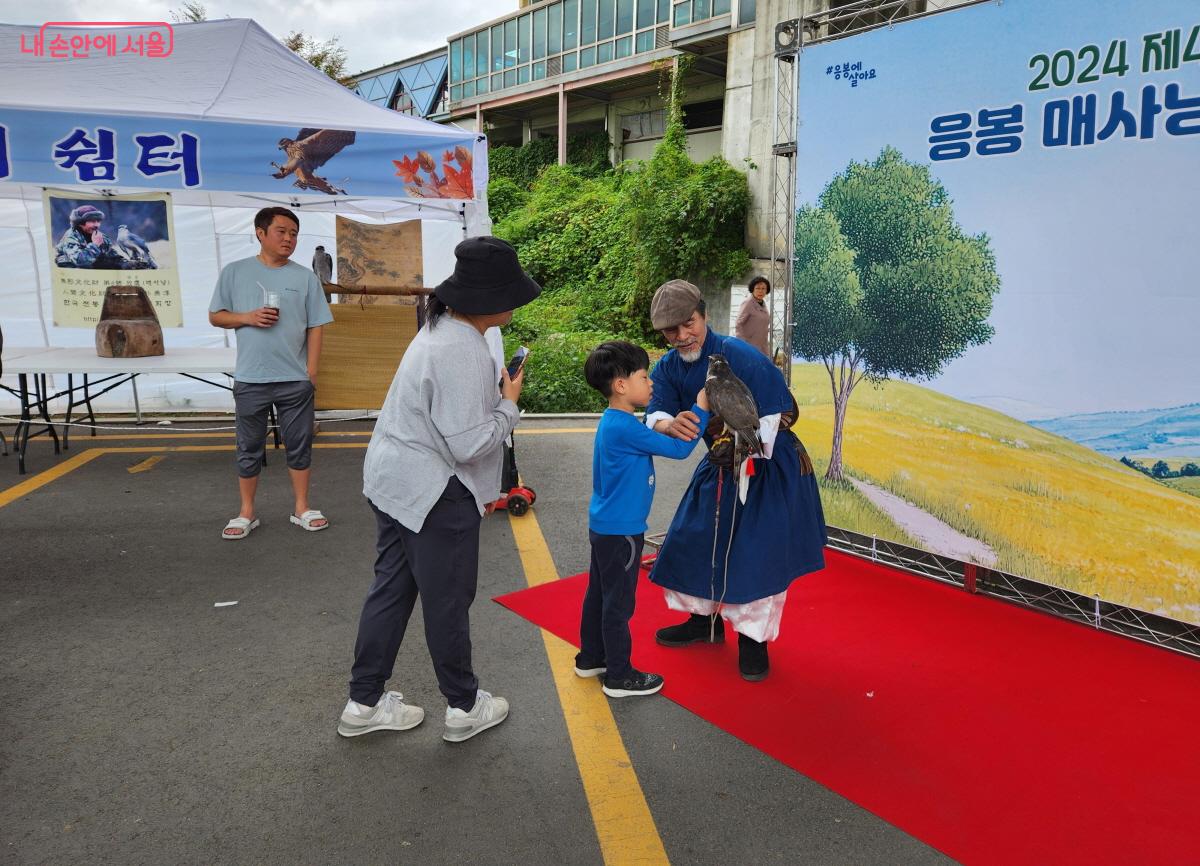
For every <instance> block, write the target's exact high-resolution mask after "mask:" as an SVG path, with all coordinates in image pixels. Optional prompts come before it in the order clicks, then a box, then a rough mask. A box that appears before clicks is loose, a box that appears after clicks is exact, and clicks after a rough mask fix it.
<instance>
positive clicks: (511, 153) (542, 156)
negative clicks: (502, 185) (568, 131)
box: [488, 130, 612, 189]
mask: <svg viewBox="0 0 1200 866" xmlns="http://www.w3.org/2000/svg"><path fill="white" fill-rule="evenodd" d="M557 163H558V139H556V138H553V137H550V138H535V139H533V140H531V141H530V142H528V143H527V144H523V145H521V146H520V147H516V146H513V145H510V144H498V145H496V146H495V147H493V148H491V149H489V150H488V174H489V176H490V177H491V178H505V179H507V180H510V181H512V182H513V183H515V184H517V185H518V186H519V187H522V188H524V189H528V188H529V187H531V186H533V182H534V181H535V180H537V177H538V175H539V174H541V172H542V169H544V168H546V167H547V166H551V165H556V164H557ZM567 165H569V166H571V167H572V168H573V170H574V171H575V173H576V174H578V175H580V176H581V177H600V176H601V175H603V174H604V173H605V172H607V171H609V170H611V169H612V163H611V162H610V161H609V159H608V133H606V132H604V131H603V130H599V131H594V132H582V133H579V134H576V135H571V136H568V137H567Z"/></svg>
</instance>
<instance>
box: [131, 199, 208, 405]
mask: <svg viewBox="0 0 1200 866" xmlns="http://www.w3.org/2000/svg"><path fill="white" fill-rule="evenodd" d="M208 218H209V220H210V221H211V222H212V227H213V252H214V253H215V254H216V260H217V277H218V279H219V278H220V276H221V236H220V235H219V234H217V212H216V210H215V209H214V208H213V203H212V196H209V197H208ZM221 339H222V340H224V341H225V348H226V349H228V348H229V329H228V328H222V329H221ZM134 394H135V396H134V399H135V400H136V399H137V397H136V394H137V391H136V389H135V391H134ZM138 423H139V424H140V423H141V419H140V418H139V419H138Z"/></svg>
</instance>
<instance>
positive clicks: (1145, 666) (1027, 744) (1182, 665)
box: [496, 551, 1200, 866]
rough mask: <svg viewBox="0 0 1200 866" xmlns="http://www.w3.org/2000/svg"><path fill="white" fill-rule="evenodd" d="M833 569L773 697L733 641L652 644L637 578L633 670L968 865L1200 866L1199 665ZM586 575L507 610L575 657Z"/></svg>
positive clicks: (799, 600)
mask: <svg viewBox="0 0 1200 866" xmlns="http://www.w3.org/2000/svg"><path fill="white" fill-rule="evenodd" d="M827 558H828V562H829V566H828V568H826V569H825V570H824V571H823V572H820V573H818V574H813V575H809V576H807V577H805V578H804V579H802V580H800V581H797V582H796V583H795V584H793V586H792V589H791V591H790V592H789V595H788V601H787V609H786V610H785V612H784V617H783V629H782V635H781V637H780V640H779V641H777V642H776V643H774V644H772V645H771V675H770V676H769V677H768V678H767V679H766V680H765V681H764V682H761V683H747V682H744V681H743V680H742V679H741V678H740V677H739V676H738V672H737V639H736V637H733V636H732V633H730V636H729V638H727V641H726V643H725V644H724V645H718V646H707V645H705V646H693V647H688V648H684V649H666V648H664V647H660V646H658V645H657V644H655V643H654V630H655V629H656V628H659V627H660V626H662V625H666V624H670V623H672V622H677V621H679V618H680V617H681V614H676V613H673V612H671V611H668V610H667V609H666V605H665V604H664V602H663V600H662V594H661V591H660V590H659V589H658V588H657V587H655V586H653V585H652V584H651V583H650V582H649V581H647V580H646V579H645V577H644V575H643V579H642V581H641V585H640V586H639V590H638V609H637V614H636V615H635V617H634V619H633V642H634V652H633V661H634V664H635V666H637V667H638V668H640V669H642V670H650V671H655V672H657V673H661V674H662V675H663V676H664V677H665V678H666V687H665V688H664V690H663V694H665V695H666V696H667V697H669V698H670V699H671V700H674V701H676V702H677V703H679V704H680V705H681V706H683V707H686V708H687V709H689V710H691V711H692V712H694V713H696V714H697V715H698V716H700V717H701V718H703V719H706V720H707V721H709V722H711V723H712V724H714V725H717V726H718V727H720V728H721V729H722V730H725V731H727V732H729V733H731V734H733V735H734V736H736V737H738V738H739V739H741V740H744V741H745V742H747V743H749V744H751V745H753V746H755V747H757V748H759V749H761V750H762V751H764V752H766V753H767V754H769V755H772V756H773V757H775V758H776V759H778V760H780V761H782V762H784V763H785V764H787V765H788V766H790V767H792V768H794V769H795V770H798V771H799V772H801V773H803V774H804V775H806V776H808V777H810V778H812V779H815V780H816V781H818V782H820V783H821V784H823V785H825V786H827V787H829V788H830V789H832V790H834V791H836V792H837V793H839V794H841V795H842V796H844V797H847V798H848V799H850V800H852V801H854V802H855V803H858V804H859V805H860V806H863V807H864V808H866V809H869V810H870V811H872V812H874V813H875V814H877V815H879V816H880V817H882V818H884V819H885V820H887V821H889V822H891V823H893V824H895V825H896V826H898V827H900V828H901V829H903V830H905V831H906V832H908V833H911V834H912V835H914V836H916V837H917V838H919V839H922V840H924V841H925V842H927V843H928V844H930V845H932V846H934V847H936V848H938V849H940V850H941V851H943V852H945V853H946V854H948V855H950V856H951V857H953V858H955V859H956V860H959V861H961V862H963V863H967V864H1071V863H1078V864H1088V866H1097V864H1139V866H1141V864H1158V863H1162V864H1180V863H1196V862H1200V846H1198V845H1197V841H1198V839H1200V833H1198V832H1197V830H1196V827H1197V826H1200V663H1197V662H1196V661H1194V660H1192V659H1189V658H1186V657H1183V656H1179V655H1176V654H1174V653H1171V652H1168V651H1166V650H1161V649H1156V648H1154V647H1149V646H1143V645H1141V644H1138V643H1135V642H1133V641H1130V640H1127V639H1124V638H1119V637H1115V636H1112V635H1107V634H1103V633H1100V632H1096V631H1093V630H1090V629H1088V628H1086V627H1084V626H1080V625H1076V624H1073V623H1069V622H1065V621H1061V620H1056V619H1054V618H1052V617H1049V616H1045V615H1042V614H1038V613H1033V612H1030V611H1026V610H1022V609H1019V608H1016V607H1013V606H1010V605H1007V604H1004V603H1001V602H997V601H994V600H991V599H986V598H981V597H977V596H972V595H969V594H967V593H966V592H963V591H962V590H958V589H954V588H952V587H948V586H943V585H940V584H936V583H933V582H931V581H929V580H925V579H923V578H919V577H914V576H912V575H908V574H904V573H902V572H897V571H894V570H891V569H888V568H885V567H882V566H878V565H874V564H872V563H868V562H864V561H862V560H858V559H854V558H852V557H848V556H844V555H841V554H837V553H834V552H832V551H830V552H828V553H827ZM586 579H587V578H586V575H577V576H576V577H572V578H566V579H563V580H560V581H557V582H555V583H551V584H545V585H543V586H539V587H535V588H533V589H528V590H523V591H521V592H515V593H511V594H509V595H504V596H500V597H499V598H497V599H496V601H498V602H499V603H500V604H502V605H504V606H505V607H508V608H510V609H511V610H513V611H515V612H516V613H518V614H520V615H521V616H523V617H525V618H526V619H529V620H530V621H532V622H534V623H536V624H537V625H539V626H542V627H543V628H546V629H548V630H549V631H551V632H553V633H554V634H556V635H558V636H559V637H561V638H564V639H565V640H567V641H570V642H571V643H573V644H575V645H576V646H578V644H579V634H578V626H579V610H580V604H581V602H582V599H583V592H584V589H585V587H586ZM648 700H654V698H649V699H648ZM1189 827H1191V828H1192V829H1190V830H1189V829H1187V828H1189Z"/></svg>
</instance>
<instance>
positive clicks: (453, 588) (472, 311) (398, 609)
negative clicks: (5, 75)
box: [338, 237, 541, 742]
mask: <svg viewBox="0 0 1200 866" xmlns="http://www.w3.org/2000/svg"><path fill="white" fill-rule="evenodd" d="M454 255H455V267H454V274H453V275H452V276H451V277H449V278H448V279H447V280H445V281H444V282H443V283H442V284H441V285H439V286H438V287H437V288H436V289H434V293H433V297H432V298H431V299H430V303H429V308H428V312H427V315H426V324H425V327H423V328H422V329H421V331H420V332H419V333H418V334H417V336H416V338H415V339H414V340H413V342H412V344H411V345H410V346H409V347H408V350H407V351H406V352H405V353H404V358H403V359H402V360H401V362H400V368H399V369H398V370H397V371H396V377H395V379H393V380H392V386H391V388H390V389H389V391H388V395H387V399H386V400H385V401H384V404H383V409H382V410H381V411H380V413H379V419H378V421H376V423H375V432H374V434H373V435H372V437H371V444H370V445H369V446H368V448H367V457H366V462H365V465H364V467H363V494H364V495H365V496H366V497H367V501H368V504H369V505H370V506H371V510H372V511H373V512H374V513H375V520H376V523H377V528H378V540H377V543H376V551H377V553H378V555H377V557H376V560H375V581H374V583H373V584H372V585H371V589H370V591H369V592H368V593H367V598H366V601H365V602H364V603H363V610H362V616H361V618H360V620H359V625H358V640H357V641H356V643H355V646H354V667H353V670H352V672H351V679H350V699H349V701H347V703H346V708H345V710H344V711H343V712H342V717H341V720H340V722H339V724H338V733H339V734H341V735H342V736H344V737H354V736H358V735H359V734H366V733H370V732H371V731H381V730H383V731H403V730H407V729H408V728H413V727H416V726H417V725H419V724H420V723H421V720H422V719H423V718H424V717H425V711H424V710H422V709H421V708H420V707H416V706H412V705H410V704H405V703H404V702H403V700H402V697H403V696H402V695H401V694H400V693H399V692H391V691H387V692H385V690H384V686H385V684H386V682H387V680H388V677H390V676H391V674H392V668H393V666H394V665H395V662H396V655H397V653H398V652H399V650H400V643H401V641H402V640H403V639H404V630H405V627H406V626H407V625H408V619H409V616H410V615H411V614H412V610H413V605H414V604H415V603H416V600H417V596H420V597H421V609H422V611H423V612H424V617H425V639H426V642H427V644H428V646H429V655H430V657H431V658H432V659H433V668H434V672H435V674H436V675H437V680H438V686H439V688H440V689H441V692H442V694H443V695H445V697H446V703H447V707H446V727H445V731H444V732H443V734H442V738H443V739H445V740H448V741H450V742H460V741H462V740H466V739H469V738H470V737H473V736H475V734H477V733H479V732H480V731H484V730H487V729H488V728H490V727H493V726H494V725H498V724H500V722H502V721H504V719H505V718H506V717H507V716H508V702H507V701H506V700H505V699H504V698H501V697H494V696H492V695H491V694H489V693H488V692H486V691H484V690H482V689H480V688H479V683H478V680H476V678H475V673H474V671H473V669H472V666H471V634H470V626H469V620H468V610H469V608H470V606H471V602H472V601H474V599H475V587H476V583H477V581H478V577H479V525H480V521H481V519H482V517H483V515H484V514H485V513H487V512H490V511H491V508H492V505H491V503H493V502H495V501H496V499H498V498H499V496H500V476H501V469H502V460H503V452H504V449H503V446H504V440H505V438H506V437H507V436H508V435H509V434H510V433H512V431H513V428H514V427H515V426H516V425H517V419H518V410H517V399H518V398H519V397H520V395H521V386H522V384H523V383H524V377H525V374H524V371H523V370H522V371H520V372H518V373H517V375H516V377H515V378H509V375H508V372H507V370H501V373H500V388H499V389H497V387H496V381H497V376H496V365H495V361H494V360H493V358H492V353H491V351H490V350H489V348H488V343H487V340H486V339H485V338H484V332H485V331H486V330H487V329H488V328H490V327H493V326H503V325H506V324H508V322H509V321H510V320H511V319H512V311H513V310H514V309H516V308H517V307H520V306H523V305H525V304H527V303H529V302H530V301H532V300H533V299H534V298H536V297H537V296H538V294H539V293H540V292H541V288H540V287H539V286H538V284H537V283H535V282H534V281H533V280H532V279H530V278H529V276H528V275H527V274H526V273H525V272H524V271H523V270H522V269H521V266H520V264H519V263H518V261H517V253H516V250H514V249H513V248H512V247H511V246H510V245H509V244H507V243H506V242H504V241H502V240H500V239H498V238H493V237H481V238H472V239H469V240H465V241H463V242H462V243H460V244H459V245H458V246H457V247H456V248H455V250H454Z"/></svg>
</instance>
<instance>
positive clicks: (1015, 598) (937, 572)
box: [829, 526, 1200, 658]
mask: <svg viewBox="0 0 1200 866" xmlns="http://www.w3.org/2000/svg"><path fill="white" fill-rule="evenodd" d="M829 547H830V548H832V549H833V550H839V551H841V552H843V553H848V554H850V555H852V556H857V557H859V558H862V559H868V560H871V561H872V562H878V563H881V564H883V565H887V566H890V567H892V568H897V569H900V570H901V571H907V572H909V573H911V574H917V575H920V576H921V577H927V578H931V579H933V580H937V581H939V582H941V583H948V584H950V585H952V586H957V587H958V588H960V589H963V590H966V591H967V592H970V593H972V594H975V595H984V596H988V597H989V598H995V599H999V600H1001V601H1007V602H1010V603H1012V604H1016V605H1020V606H1021V607H1027V608H1030V609H1032V610H1037V611H1041V612H1042V613H1048V614H1052V615H1053V616H1058V617H1061V618H1063V619H1069V620H1071V621H1072V622H1077V623H1080V624H1082V625H1089V626H1091V627H1092V628H1095V629H1097V630H1099V631H1107V632H1111V633H1113V634H1119V635H1122V636H1124V637H1128V638H1133V639H1134V640H1138V641H1141V642H1142V643H1148V644H1152V645H1154V646H1158V647H1162V648H1164V649H1169V650H1174V651H1175V652H1178V653H1182V654H1184V655H1189V656H1192V657H1194V658H1200V626H1194V625H1190V624H1189V623H1185V622H1179V621H1178V620H1173V619H1170V618H1168V617H1165V616H1160V615H1158V614H1154V613H1147V612H1146V611H1142V610H1138V609H1137V608H1133V607H1127V606H1125V605H1121V604H1114V603H1113V602H1108V601H1101V600H1100V598H1099V597H1098V596H1087V595H1082V594H1081V593H1077V592H1072V591H1071V590H1068V589H1062V588H1060V587H1057V586H1050V585H1049V584H1045V583H1039V582H1038V581H1036V580H1031V579H1029V578H1027V577H1018V576H1017V575H1015V574H1009V573H1007V572H1004V571H996V570H994V569H990V568H985V567H983V566H980V565H975V564H974V563H970V562H961V561H959V560H955V559H950V558H948V557H944V556H938V555H937V554H933V553H928V552H926V551H924V550H918V549H917V548H915V547H908V546H906V545H903V544H897V543H896V542H892V541H886V540H884V539H879V538H874V537H872V536H870V535H863V534H861V533H858V532H854V531H852V530H849V529H839V528H837V527H833V526H831V527H829Z"/></svg>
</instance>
